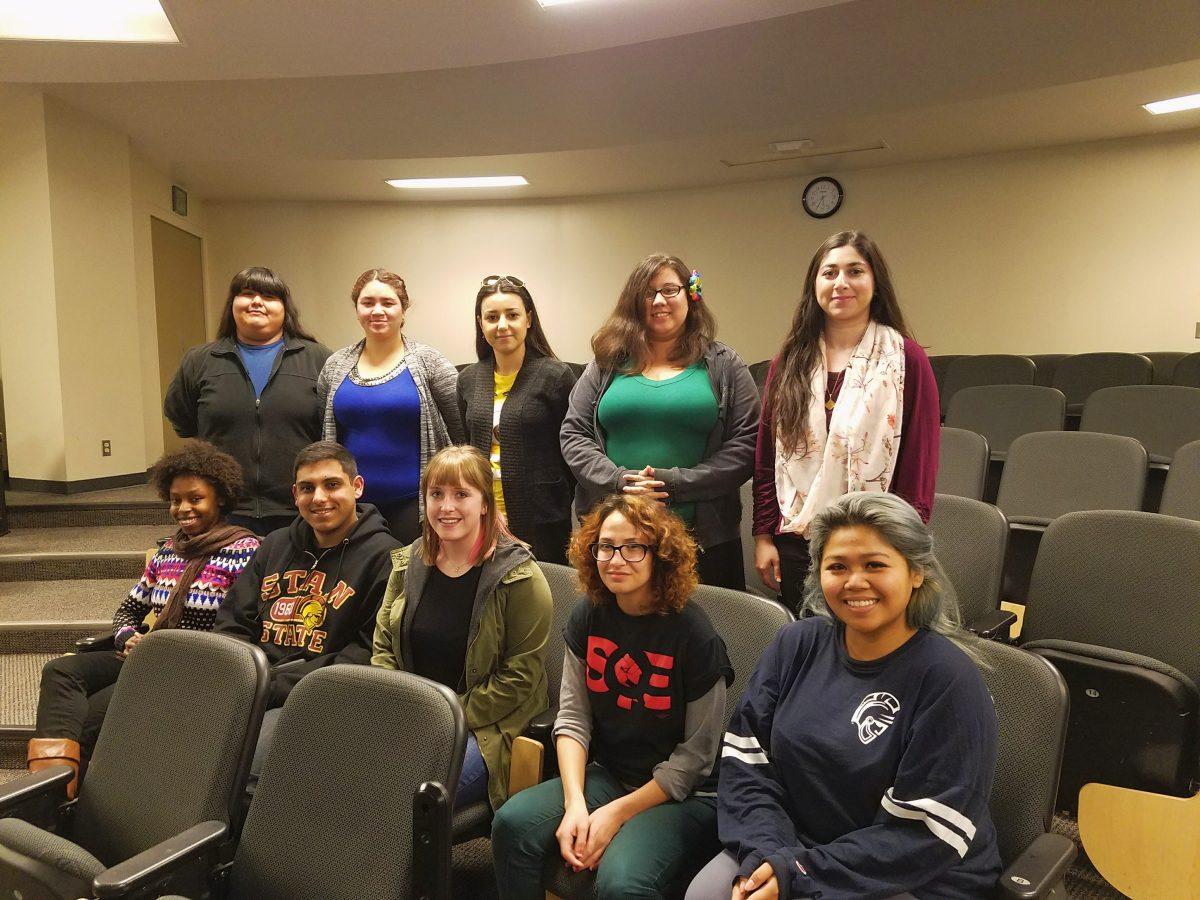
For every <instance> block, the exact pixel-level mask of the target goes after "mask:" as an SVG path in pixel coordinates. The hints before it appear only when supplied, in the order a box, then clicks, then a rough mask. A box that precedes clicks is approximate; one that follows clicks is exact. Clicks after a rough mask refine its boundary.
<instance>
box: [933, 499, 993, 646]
mask: <svg viewBox="0 0 1200 900" xmlns="http://www.w3.org/2000/svg"><path fill="white" fill-rule="evenodd" d="M929 528H930V530H931V531H932V532H933V549H934V553H935V554H936V555H937V558H938V562H940V563H941V564H942V568H943V569H945V571H946V576H947V577H948V578H949V579H950V584H951V585H952V586H953V588H954V593H955V595H956V596H957V597H958V607H959V610H960V612H961V614H962V620H963V623H964V624H970V623H972V622H977V621H979V620H981V619H982V618H983V617H984V616H986V615H987V614H988V613H990V612H993V611H995V610H996V609H997V608H998V607H999V606H1000V581H1001V578H1002V577H1003V575H1004V553H1005V550H1006V549H1007V548H1008V522H1007V521H1006V520H1005V518H1004V513H1002V512H1000V510H999V509H997V508H996V507H995V506H992V505H991V504H990V503H983V502H981V501H979V500H972V499H970V498H968V497H956V496H953V495H951V494H941V493H939V494H937V495H936V496H935V497H934V501H933V515H932V516H931V517H930V519H929Z"/></svg>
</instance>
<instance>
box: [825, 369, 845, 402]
mask: <svg viewBox="0 0 1200 900" xmlns="http://www.w3.org/2000/svg"><path fill="white" fill-rule="evenodd" d="M845 378H846V370H845V369H842V371H840V372H838V373H837V375H836V376H835V377H834V379H833V382H832V383H831V384H826V385H825V408H826V409H833V408H834V406H836V405H837V401H835V400H834V399H833V395H834V394H836V393H837V391H838V388H840V387H841V386H842V381H843V380H845Z"/></svg>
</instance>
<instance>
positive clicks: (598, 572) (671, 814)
mask: <svg viewBox="0 0 1200 900" xmlns="http://www.w3.org/2000/svg"><path fill="white" fill-rule="evenodd" d="M696 553H697V550H696V544H695V541H694V540H693V539H692V537H691V535H690V534H689V533H688V531H687V529H686V528H685V527H684V524H683V522H682V521H681V520H680V519H679V518H678V517H677V516H674V515H672V514H670V513H669V512H668V511H667V509H666V508H665V507H664V506H663V505H662V504H660V503H656V502H654V501H653V500H652V499H650V498H648V497H644V496H637V495H628V494H624V495H622V494H614V495H612V496H610V497H608V498H607V499H605V500H604V501H603V502H601V503H600V504H599V505H598V506H597V507H596V508H595V509H594V510H592V511H591V512H590V513H589V514H588V515H587V516H586V517H585V518H584V520H583V523H582V524H581V526H580V528H579V530H578V531H576V532H575V534H574V535H573V536H572V539H571V549H570V558H571V564H572V565H573V566H574V567H575V569H576V571H577V572H578V573H579V580H580V582H581V583H582V585H583V587H584V590H585V592H586V596H585V597H583V598H581V599H580V600H579V602H578V604H577V605H576V607H575V608H574V610H572V612H571V614H570V617H569V619H568V621H567V625H566V628H565V629H564V638H565V642H566V648H565V650H564V652H563V668H562V681H561V687H560V691H559V701H558V716H557V718H556V720H555V723H554V731H553V734H554V740H555V749H556V751H557V756H558V770H559V773H560V777H558V778H555V779H552V780H549V781H545V782H542V783H541V784H539V785H536V786H535V787H532V788H527V789H526V790H524V791H521V792H520V793H518V794H514V795H513V796H512V797H510V798H509V800H508V802H507V803H506V804H505V805H504V806H502V807H501V808H500V809H499V810H498V812H497V813H496V817H495V819H494V820H493V825H492V848H493V853H492V858H493V860H494V865H495V869H496V883H497V887H498V890H499V894H500V897H501V898H504V900H534V898H537V900H540V898H542V897H543V896H544V892H543V887H542V880H543V873H544V871H545V862H546V860H547V859H551V858H559V859H560V860H561V864H562V865H565V866H567V867H569V868H570V869H572V870H573V871H574V872H583V871H584V870H590V871H592V872H594V873H595V876H594V878H595V895H596V896H597V897H599V898H601V900H618V898H626V897H661V896H668V897H671V896H681V895H682V893H683V891H684V889H685V888H686V886H687V884H688V882H689V880H690V879H691V878H692V877H693V876H694V875H695V874H696V873H697V872H698V871H699V870H700V868H701V867H702V866H703V865H704V864H705V863H707V862H708V860H709V859H711V858H712V857H713V856H714V855H715V854H716V853H717V852H719V851H720V844H719V842H718V839H717V824H716V823H717V818H716V816H717V812H716V797H715V791H716V771H715V769H716V762H717V751H718V747H719V745H720V742H721V734H722V733H723V732H724V730H725V716H724V708H725V692H726V690H727V688H728V685H729V683H730V682H731V681H732V680H733V670H732V668H731V667H730V664H729V658H728V655H727V653H726V650H725V644H724V642H723V641H722V640H721V637H720V636H719V635H718V634H717V633H716V631H715V629H714V628H713V626H712V623H711V622H710V621H709V619H708V616H706V615H705V613H704V611H703V610H702V609H700V608H699V607H698V606H695V605H693V604H691V603H689V602H688V600H689V598H690V597H691V594H692V592H693V591H694V590H695V587H696V584H697V583H698V578H697V574H696V565H695V564H696ZM589 759H590V760H591V761H590V762H589Z"/></svg>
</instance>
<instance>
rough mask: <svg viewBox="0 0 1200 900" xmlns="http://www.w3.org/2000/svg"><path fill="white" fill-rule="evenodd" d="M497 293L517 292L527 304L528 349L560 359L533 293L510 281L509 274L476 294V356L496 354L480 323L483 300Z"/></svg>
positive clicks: (484, 357) (526, 339) (522, 285)
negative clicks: (555, 353)
mask: <svg viewBox="0 0 1200 900" xmlns="http://www.w3.org/2000/svg"><path fill="white" fill-rule="evenodd" d="M496 294H516V295H517V296H518V297H520V298H521V302H522V303H523V304H525V315H527V316H529V331H528V332H527V333H526V335H525V344H526V349H527V350H528V349H529V348H532V349H534V350H535V351H537V352H538V353H539V354H541V355H542V356H546V357H549V358H550V359H558V357H557V356H555V355H554V351H553V350H551V349H550V340H549V339H548V338H547V337H546V332H544V331H543V330H542V320H541V319H540V318H538V314H537V307H536V306H534V304H533V295H532V294H530V293H529V288H527V287H525V285H524V284H517V283H516V282H515V281H509V280H508V276H507V275H506V276H504V277H503V278H499V279H497V280H496V281H494V282H492V283H491V284H485V285H483V286H482V287H481V288H480V289H479V293H478V294H476V295H475V356H476V357H477V358H478V359H487V358H488V357H489V356H494V355H495V352H494V351H493V350H492V345H491V344H489V343H488V342H487V338H485V337H484V336H483V326H481V325H480V324H479V316H480V311H481V310H482V309H483V301H484V300H486V299H487V298H488V297H492V296H495V295H496Z"/></svg>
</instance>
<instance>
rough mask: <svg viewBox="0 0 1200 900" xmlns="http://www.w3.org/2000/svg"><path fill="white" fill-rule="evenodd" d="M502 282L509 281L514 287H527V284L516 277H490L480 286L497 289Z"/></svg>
mask: <svg viewBox="0 0 1200 900" xmlns="http://www.w3.org/2000/svg"><path fill="white" fill-rule="evenodd" d="M502 281H507V282H508V283H509V284H511V285H512V286H513V287H525V282H523V281H522V280H521V279H520V278H518V277H517V276H516V275H489V276H487V278H485V279H483V281H482V282H480V284H479V286H480V287H495V286H496V285H498V284H499V283H500V282H502Z"/></svg>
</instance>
